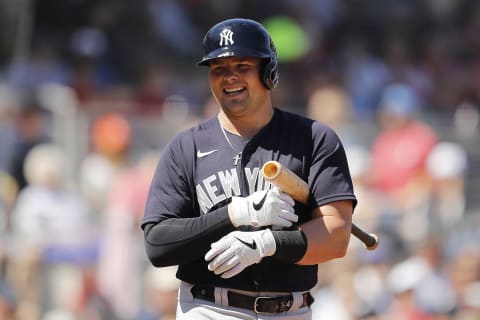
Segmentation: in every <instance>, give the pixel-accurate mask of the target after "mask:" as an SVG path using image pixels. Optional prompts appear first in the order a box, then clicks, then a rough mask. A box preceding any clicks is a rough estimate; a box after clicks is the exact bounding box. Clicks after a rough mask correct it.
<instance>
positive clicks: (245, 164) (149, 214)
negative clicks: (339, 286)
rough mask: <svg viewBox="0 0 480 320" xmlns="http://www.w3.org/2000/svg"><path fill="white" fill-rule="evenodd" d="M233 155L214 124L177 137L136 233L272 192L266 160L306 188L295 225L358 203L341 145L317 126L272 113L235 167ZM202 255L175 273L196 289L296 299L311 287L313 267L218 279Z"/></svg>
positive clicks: (250, 271) (281, 267) (260, 268)
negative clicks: (336, 205)
mask: <svg viewBox="0 0 480 320" xmlns="http://www.w3.org/2000/svg"><path fill="white" fill-rule="evenodd" d="M236 155H237V151H236V150H234V149H233V148H232V146H231V145H230V144H229V142H228V141H227V139H226V137H225V135H224V133H223V131H222V128H221V126H220V123H219V120H218V118H217V117H214V118H211V119H209V120H206V121H204V122H202V123H200V124H199V125H197V126H196V127H194V128H191V129H189V130H187V131H184V132H182V133H180V134H179V135H178V136H177V137H176V138H174V139H173V140H172V141H171V142H170V143H169V144H168V145H167V147H166V148H165V150H164V151H163V153H162V158H161V160H160V162H159V164H158V167H157V170H156V173H155V175H154V178H153V180H152V185H151V190H150V194H149V197H148V200H147V206H146V211H145V216H144V219H143V224H142V225H143V226H144V225H146V224H148V223H156V222H160V221H162V220H165V219H169V218H195V217H199V216H200V215H208V214H209V212H211V211H212V210H215V209H216V208H219V207H223V206H226V205H227V204H228V203H229V201H230V199H231V197H232V196H248V195H250V194H252V193H253V192H255V191H258V190H263V189H268V188H270V187H271V185H270V183H268V182H267V181H264V180H263V177H262V175H261V168H262V166H263V164H264V163H265V162H267V161H270V160H276V161H278V162H280V163H281V164H282V165H284V166H286V167H287V168H288V169H290V170H291V171H292V172H294V173H295V174H297V175H298V176H299V177H301V178H303V179H304V180H305V181H307V183H308V185H309V187H310V190H311V197H310V201H309V204H308V206H303V205H300V204H296V207H295V212H296V213H297V214H298V216H299V222H298V224H301V223H303V222H305V221H308V220H309V219H310V218H311V210H312V209H313V208H314V207H318V206H321V205H323V204H326V203H329V202H333V201H338V200H352V201H353V203H354V204H355V202H356V199H355V196H354V193H353V186H352V181H351V177H350V173H349V170H348V165H347V160H346V156H345V151H344V149H343V146H342V143H341V141H340V140H339V139H338V137H337V135H336V134H335V132H334V131H333V130H332V129H330V128H329V127H327V126H325V125H323V124H321V123H319V122H315V121H313V120H311V119H308V118H305V117H302V116H300V115H296V114H292V113H289V112H286V111H282V110H280V109H276V108H275V109H274V115H273V117H272V119H271V121H270V122H269V123H268V124H267V125H266V126H265V127H264V128H262V129H261V130H260V131H259V132H258V133H257V134H256V135H255V136H254V137H252V138H251V139H250V141H248V143H247V144H246V145H245V146H244V148H243V150H242V154H241V160H240V161H238V159H237V158H236ZM236 162H237V163H236ZM235 163H236V164H235ZM240 230H254V228H253V227H242V228H240ZM209 245H210V244H208V247H209ZM206 250H208V248H206ZM205 252H206V251H205ZM205 252H198V253H192V257H191V260H189V261H188V262H187V263H184V264H181V265H180V266H179V270H178V273H177V276H178V277H179V278H180V279H181V280H184V281H187V282H190V283H194V284H209V285H214V286H219V287H227V288H235V289H242V290H251V291H258V290H260V291H302V290H309V289H311V288H312V287H313V286H315V284H316V282H317V266H316V265H314V266H300V265H296V264H291V263H285V262H282V261H278V260H275V259H274V258H272V257H267V258H264V259H263V260H262V261H261V262H260V263H259V264H254V265H252V266H250V267H248V268H246V269H245V270H244V271H243V272H241V273H240V274H239V275H237V276H235V277H233V278H230V279H223V278H221V277H219V276H216V275H215V274H214V273H213V272H211V271H209V270H208V269H207V262H205V261H204V259H203V256H204V254H205Z"/></svg>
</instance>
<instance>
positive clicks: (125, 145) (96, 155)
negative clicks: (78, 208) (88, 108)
mask: <svg viewBox="0 0 480 320" xmlns="http://www.w3.org/2000/svg"><path fill="white" fill-rule="evenodd" d="M131 135H132V129H131V126H130V123H129V122H128V121H127V119H126V117H125V116H124V115H123V114H121V113H119V112H109V113H106V114H103V115H101V116H99V117H98V118H97V119H95V120H94V121H93V124H92V127H91V130H90V135H89V136H90V138H91V151H90V152H89V153H88V154H87V156H86V157H84V159H83V160H82V163H81V165H80V169H79V171H80V173H79V174H80V188H81V191H82V194H83V195H84V196H85V197H86V198H87V200H88V201H89V203H90V204H91V206H92V208H93V209H94V210H95V212H97V213H99V212H101V211H102V210H103V208H104V206H105V201H106V199H107V194H108V192H109V189H110V185H111V182H112V180H113V179H114V177H115V175H116V173H117V172H118V171H119V170H120V169H122V168H123V167H124V166H125V165H127V162H128V160H129V159H128V157H129V150H130V147H131V139H132V136H131Z"/></svg>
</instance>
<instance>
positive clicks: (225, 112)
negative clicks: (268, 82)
mask: <svg viewBox="0 0 480 320" xmlns="http://www.w3.org/2000/svg"><path fill="white" fill-rule="evenodd" d="M261 63H262V61H261V59H259V58H242V57H226V58H218V59H214V60H212V61H211V62H210V72H209V81H210V89H211V91H212V94H213V96H214V97H215V99H216V100H217V101H218V103H219V105H220V114H219V117H220V120H221V121H222V124H223V126H224V127H225V129H226V130H228V131H230V132H233V133H236V134H239V135H242V136H249V137H251V136H253V135H254V134H255V133H257V132H258V130H260V129H261V128H262V127H263V126H264V125H266V124H267V123H268V122H269V121H270V119H271V117H272V115H273V108H272V100H271V93H270V91H269V90H268V89H267V88H266V87H265V86H264V85H263V83H262V81H261V79H260V69H261Z"/></svg>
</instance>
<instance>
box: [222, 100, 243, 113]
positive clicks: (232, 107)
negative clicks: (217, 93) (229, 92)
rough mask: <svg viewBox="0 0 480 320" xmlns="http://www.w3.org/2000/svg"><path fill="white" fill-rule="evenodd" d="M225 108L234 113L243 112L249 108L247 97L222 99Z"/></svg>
mask: <svg viewBox="0 0 480 320" xmlns="http://www.w3.org/2000/svg"><path fill="white" fill-rule="evenodd" d="M222 106H223V109H225V110H227V111H229V112H230V113H232V114H239V113H242V112H243V111H245V110H246V109H247V100H246V99H238V98H234V99H225V100H223V101H222Z"/></svg>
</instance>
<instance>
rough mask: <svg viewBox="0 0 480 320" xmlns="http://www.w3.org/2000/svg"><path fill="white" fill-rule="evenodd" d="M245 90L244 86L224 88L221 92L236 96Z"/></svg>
mask: <svg viewBox="0 0 480 320" xmlns="http://www.w3.org/2000/svg"><path fill="white" fill-rule="evenodd" d="M245 90H246V88H245V87H234V88H224V89H223V92H224V93H225V94H226V95H228V96H236V95H239V94H241V93H243V92H244V91H245Z"/></svg>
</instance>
